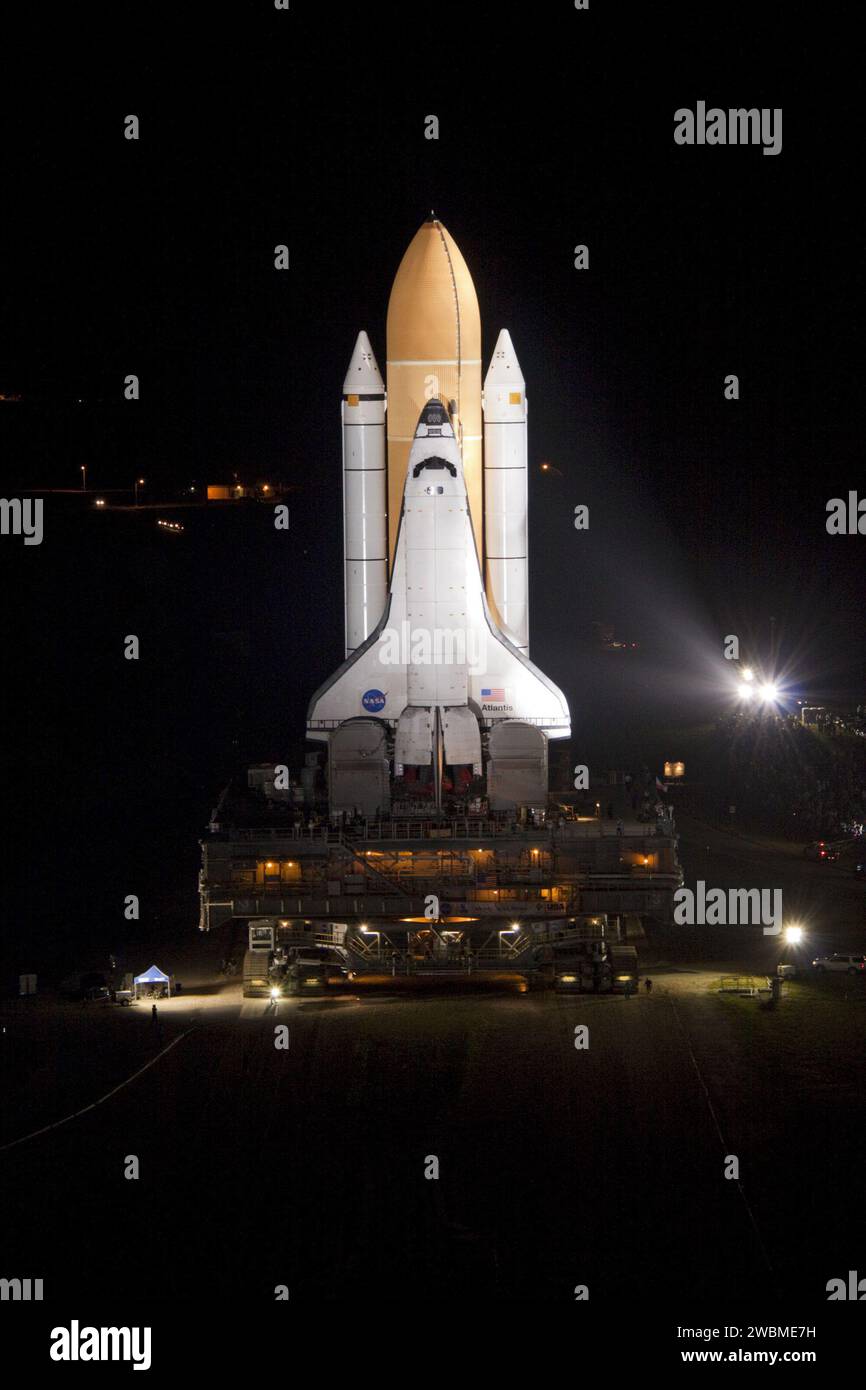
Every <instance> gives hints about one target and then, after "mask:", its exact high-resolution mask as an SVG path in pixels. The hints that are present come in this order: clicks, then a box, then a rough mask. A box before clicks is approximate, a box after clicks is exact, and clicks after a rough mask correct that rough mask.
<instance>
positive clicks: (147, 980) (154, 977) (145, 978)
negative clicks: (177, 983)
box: [132, 965, 171, 999]
mask: <svg viewBox="0 0 866 1390" xmlns="http://www.w3.org/2000/svg"><path fill="white" fill-rule="evenodd" d="M132 983H133V984H134V986H135V997H136V999H137V998H138V986H139V985H165V986H166V988H167V990H168V997H169V999H170V998H171V976H170V975H166V974H164V973H163V971H162V970H160V968H159V966H158V965H152V966H151V967H150V969H149V970H145V972H144V974H143V975H136V977H135V979H134V980H133V982H132Z"/></svg>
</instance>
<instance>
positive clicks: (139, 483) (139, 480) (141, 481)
mask: <svg viewBox="0 0 866 1390" xmlns="http://www.w3.org/2000/svg"><path fill="white" fill-rule="evenodd" d="M140 487H144V478H136V480H135V505H136V506H138V489H139V488H140Z"/></svg>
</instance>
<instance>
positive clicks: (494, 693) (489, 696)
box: [481, 685, 505, 700]
mask: <svg viewBox="0 0 866 1390" xmlns="http://www.w3.org/2000/svg"><path fill="white" fill-rule="evenodd" d="M481 698H482V700H504V699H505V691H504V690H501V689H500V688H499V686H498V685H497V686H490V687H489V688H487V689H484V690H482V691H481Z"/></svg>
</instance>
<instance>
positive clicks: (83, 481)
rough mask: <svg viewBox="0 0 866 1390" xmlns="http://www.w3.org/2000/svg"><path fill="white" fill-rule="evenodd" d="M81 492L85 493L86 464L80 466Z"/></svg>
mask: <svg viewBox="0 0 866 1390" xmlns="http://www.w3.org/2000/svg"><path fill="white" fill-rule="evenodd" d="M81 491H82V492H86V491H87V464H86V463H82V465H81Z"/></svg>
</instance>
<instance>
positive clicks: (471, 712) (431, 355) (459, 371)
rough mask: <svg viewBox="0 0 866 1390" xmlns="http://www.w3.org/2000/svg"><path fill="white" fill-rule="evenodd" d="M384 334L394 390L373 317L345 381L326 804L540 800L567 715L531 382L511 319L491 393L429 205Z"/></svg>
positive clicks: (509, 804)
mask: <svg viewBox="0 0 866 1390" xmlns="http://www.w3.org/2000/svg"><path fill="white" fill-rule="evenodd" d="M387 339H388V341H387V348H388V358H387V377H388V388H387V394H386V391H385V386H384V383H383V381H382V377H381V374H380V372H379V368H378V366H377V364H376V359H375V357H374V355H373V350H372V347H371V345H370V341H369V339H368V337H367V335H366V333H360V334H359V336H358V340H357V343H356V345H355V351H354V354H353V356H352V360H351V362H350V365H349V371H348V374H347V376H346V380H345V383H344V387H343V403H342V413H343V508H344V545H345V615H346V659H345V661H344V662H343V664H342V666H340V667H339V669H338V670H337V671H336V672H335V673H334V675H333V676H332V677H331V678H330V679H329V680H328V681H326V682H325V684H324V685H323V686H321V687H320V689H319V690H317V691H316V693H315V695H314V696H313V698H312V700H311V702H310V707H309V711H308V717H307V734H308V737H309V738H312V739H321V740H324V741H326V742H327V743H328V762H329V767H328V776H329V802H330V808H331V812H332V813H334V812H338V811H360V812H361V813H363V814H365V815H368V816H371V815H384V814H386V813H388V812H392V811H393V812H395V813H396V812H397V811H398V810H400V811H402V812H405V813H406V814H409V815H411V814H415V813H421V812H424V811H425V810H427V811H434V810H435V811H436V812H440V813H443V812H445V811H447V810H448V809H451V810H456V811H458V812H460V813H464V812H465V811H467V810H468V809H469V807H470V806H472V805H479V804H481V803H482V802H483V801H484V800H486V801H487V803H488V805H489V807H490V809H492V810H513V809H515V808H517V807H519V806H527V807H544V806H545V805H546V802H547V741H548V739H556V738H567V737H568V736H569V734H570V732H571V728H570V719H569V712H568V705H567V703H566V700H565V697H564V695H563V694H562V692H561V691H560V690H559V689H558V688H557V687H556V686H555V685H554V684H553V682H552V681H550V680H548V678H547V677H546V676H545V675H543V674H542V672H541V671H539V670H538V669H537V667H535V666H533V664H532V662H531V661H530V660H529V631H528V596H527V568H528V564H527V562H528V555H527V444H526V391H525V383H524V380H523V376H522V373H521V370H520V364H519V363H518V360H517V356H516V354H515V351H514V348H513V346H512V343H511V338H510V336H509V334H508V332H507V331H506V330H504V329H503V331H502V332H501V333H500V334H499V338H498V340H497V343H496V347H495V350H494V353H493V360H492V362H491V364H490V368H489V370H488V373H487V377H486V380H485V383H484V392H483V395H482V391H481V326H480V317H479V312H478V300H477V298H476V295H475V289H474V286H473V284H472V280H471V277H470V275H469V271H468V268H467V266H466V262H465V261H464V259H463V257H462V255H461V254H460V251H459V249H458V247H457V246H456V244H455V242H454V241H453V239H452V238H451V236H450V235H449V233H448V232H447V231H446V229H445V228H444V227H443V226H442V224H441V223H440V222H439V221H437V220H436V219H435V218H433V217H431V219H430V220H429V221H428V222H425V223H424V225H423V226H422V227H421V228H420V230H419V231H418V233H417V234H416V236H415V238H414V239H413V241H412V242H411V244H410V246H409V248H408V250H407V251H406V254H405V256H404V257H403V261H402V263H401V265H400V268H399V270H398V272H397V277H396V279H395V281H394V286H393V289H392V291H391V299H390V303H389V306H388V327H387ZM482 420H483V436H482ZM482 444H483V450H482Z"/></svg>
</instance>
